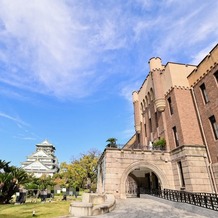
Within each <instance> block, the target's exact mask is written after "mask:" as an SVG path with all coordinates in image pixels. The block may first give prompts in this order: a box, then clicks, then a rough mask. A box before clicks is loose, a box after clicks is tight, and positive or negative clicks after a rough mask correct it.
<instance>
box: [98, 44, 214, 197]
mask: <svg viewBox="0 0 218 218" xmlns="http://www.w3.org/2000/svg"><path fill="white" fill-rule="evenodd" d="M149 67H150V72H149V74H148V76H147V78H146V79H145V81H144V82H143V84H142V86H141V87H140V89H139V90H138V91H134V92H133V105H134V117H135V135H134V136H133V137H132V138H131V139H130V140H129V142H127V143H126V145H125V146H124V147H123V148H122V149H114V148H107V149H105V151H104V152H103V154H102V156H101V158H100V160H99V165H98V191H99V192H101V193H105V192H110V193H113V194H115V195H116V196H117V197H123V198H125V197H127V196H128V195H140V194H142V193H144V192H145V190H146V189H156V188H170V189H177V190H187V191H192V192H217V187H218V124H217V120H218V82H217V80H218V79H217V78H218V45H216V46H215V47H214V49H213V50H212V51H211V52H210V53H209V55H207V57H205V58H204V59H203V60H202V61H201V63H200V64H199V65H198V66H194V65H188V64H179V63H171V62H168V63H167V64H166V65H163V64H162V61H161V59H160V58H151V59H150V61H149Z"/></svg>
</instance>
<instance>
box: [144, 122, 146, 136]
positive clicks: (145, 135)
mask: <svg viewBox="0 0 218 218" xmlns="http://www.w3.org/2000/svg"><path fill="white" fill-rule="evenodd" d="M144 128H145V137H147V127H146V124H144Z"/></svg>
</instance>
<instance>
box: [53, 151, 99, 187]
mask: <svg viewBox="0 0 218 218" xmlns="http://www.w3.org/2000/svg"><path fill="white" fill-rule="evenodd" d="M99 154H100V152H98V151H97V150H91V151H88V152H87V153H86V154H81V156H80V158H79V159H74V160H73V161H72V162H71V163H70V164H68V163H66V162H63V163H61V165H60V172H59V173H57V174H55V175H54V176H53V178H54V181H55V182H56V184H58V185H60V186H61V187H66V188H74V189H75V188H76V187H78V188H86V187H87V185H89V186H90V187H93V186H96V182H97V171H96V167H97V162H98V158H99Z"/></svg>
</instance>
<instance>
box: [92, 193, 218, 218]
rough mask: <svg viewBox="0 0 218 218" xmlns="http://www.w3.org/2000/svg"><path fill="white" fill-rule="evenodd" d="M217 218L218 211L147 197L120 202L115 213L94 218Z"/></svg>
mask: <svg viewBox="0 0 218 218" xmlns="http://www.w3.org/2000/svg"><path fill="white" fill-rule="evenodd" d="M94 217H95V218H145V217H146V218H153V217H161V218H166V217H167V218H184V217H189V218H190V217H199V218H206V217H210V218H217V217H218V211H213V210H209V209H205V208H201V207H197V206H193V205H190V204H186V203H180V202H172V201H168V200H165V199H160V198H157V197H153V196H149V195H145V197H144V198H128V199H126V200H118V201H117V206H116V208H115V210H114V211H112V212H111V213H108V214H104V215H99V216H92V218H94Z"/></svg>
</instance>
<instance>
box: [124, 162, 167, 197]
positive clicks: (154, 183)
mask: <svg viewBox="0 0 218 218" xmlns="http://www.w3.org/2000/svg"><path fill="white" fill-rule="evenodd" d="M164 187H168V181H167V178H166V176H165V174H164V172H163V171H162V170H161V169H160V168H158V167H157V166H156V165H154V164H151V163H149V162H144V161H139V162H135V163H132V164H130V165H129V166H128V167H127V168H126V169H125V170H124V172H123V174H122V177H121V181H120V197H121V198H126V197H128V196H131V197H132V196H135V197H136V196H137V197H139V196H140V194H143V193H145V192H146V191H147V190H151V189H163V188H164Z"/></svg>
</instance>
